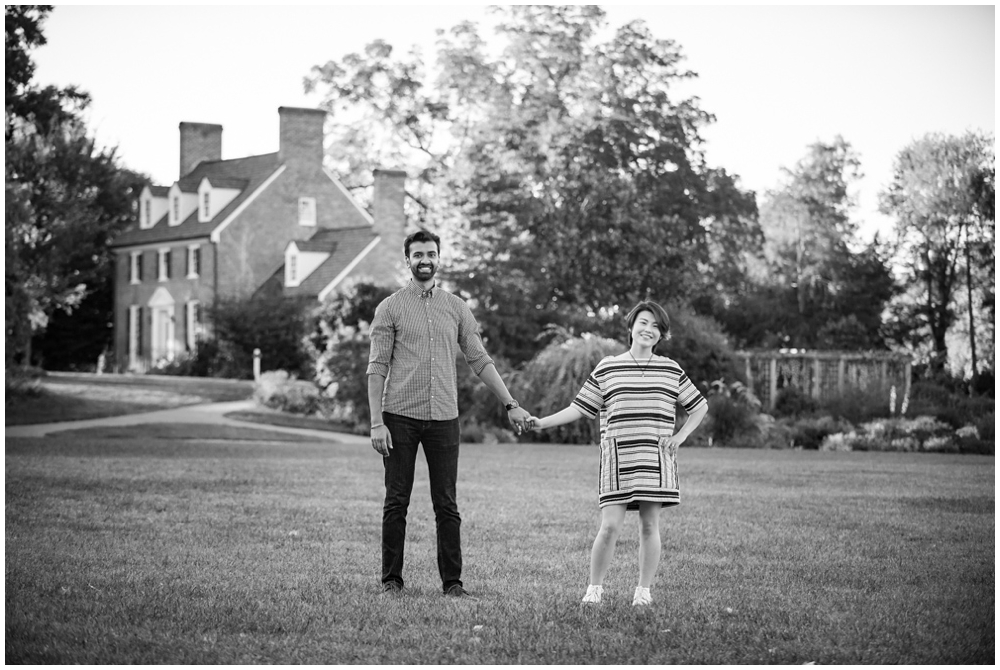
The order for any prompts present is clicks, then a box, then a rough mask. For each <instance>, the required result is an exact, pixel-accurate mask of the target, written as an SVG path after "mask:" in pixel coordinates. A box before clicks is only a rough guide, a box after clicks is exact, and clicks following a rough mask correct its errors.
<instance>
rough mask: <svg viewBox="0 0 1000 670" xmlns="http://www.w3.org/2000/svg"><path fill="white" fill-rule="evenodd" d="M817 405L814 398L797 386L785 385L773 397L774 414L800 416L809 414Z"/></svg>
mask: <svg viewBox="0 0 1000 670" xmlns="http://www.w3.org/2000/svg"><path fill="white" fill-rule="evenodd" d="M818 407H819V403H817V402H816V400H815V399H814V398H813V397H812V396H810V395H808V394H807V393H805V392H804V391H803V390H802V389H800V388H799V387H798V386H785V387H782V388H781V390H779V391H778V395H777V396H775V398H774V414H775V416H802V415H803V414H811V413H812V412H815V411H816V409H817V408H818Z"/></svg>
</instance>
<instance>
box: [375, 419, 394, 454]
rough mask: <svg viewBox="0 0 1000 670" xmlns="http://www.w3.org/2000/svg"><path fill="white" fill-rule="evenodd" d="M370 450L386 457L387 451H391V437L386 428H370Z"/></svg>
mask: <svg viewBox="0 0 1000 670" xmlns="http://www.w3.org/2000/svg"><path fill="white" fill-rule="evenodd" d="M371 434H372V448H373V449H374V450H375V451H377V452H378V453H380V454H382V456H388V455H389V450H390V449H392V435H390V434H389V429H388V428H387V427H386V426H384V425H383V426H378V427H376V428H372V430H371Z"/></svg>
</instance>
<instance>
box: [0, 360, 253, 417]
mask: <svg viewBox="0 0 1000 670" xmlns="http://www.w3.org/2000/svg"><path fill="white" fill-rule="evenodd" d="M252 395H253V382H252V381H244V380H236V379H210V378H202V377H165V376H157V375H110V374H108V375H93V374H82V373H81V374H74V373H58V372H57V373H49V374H48V375H46V376H45V377H42V378H41V380H40V393H39V394H38V395H36V396H29V397H18V398H14V399H7V398H5V403H4V404H5V407H4V423H5V424H6V425H8V426H16V425H26V424H37V423H51V422H56V421H77V420H81V419H96V418H100V417H108V416H120V415H123V414H135V413H137V412H151V411H153V410H157V409H167V408H170V407H180V406H183V405H195V404H199V403H205V402H227V401H230V400H245V399H247V398H250V397H251V396H252Z"/></svg>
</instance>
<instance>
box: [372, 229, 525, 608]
mask: <svg viewBox="0 0 1000 670" xmlns="http://www.w3.org/2000/svg"><path fill="white" fill-rule="evenodd" d="M440 252H441V240H440V238H439V237H438V236H437V235H435V234H433V233H430V232H428V231H425V230H418V231H417V232H415V233H413V234H411V235H410V236H409V237H407V238H406V240H405V241H404V243H403V253H404V255H405V257H406V266H407V267H408V268H409V270H410V272H411V273H412V274H413V277H412V279H410V281H409V283H408V284H407V285H406V286H404V287H403V288H401V289H399V290H398V291H396V292H395V293H394V294H392V295H391V296H389V297H388V298H386V299H385V300H383V301H382V302H381V303H379V305H378V307H377V308H376V309H375V318H374V320H373V321H372V326H371V355H370V356H369V359H368V370H367V374H368V403H369V406H370V408H371V415H372V425H371V440H372V447H373V448H374V449H375V451H377V452H378V453H380V454H382V458H383V465H384V466H385V504H384V505H383V508H382V590H383V592H384V593H388V594H397V593H399V592H401V591H402V590H403V575H402V573H403V547H404V544H405V541H406V511H407V508H408V507H409V504H410V492H411V490H412V489H413V469H414V464H415V463H416V457H417V445H418V444H422V445H423V448H424V457H425V458H426V459H427V468H428V471H429V474H430V486H431V502H432V503H433V505H434V517H435V522H436V524H437V561H438V571H439V572H440V574H441V582H442V586H443V589H444V594H445V595H446V596H451V597H456V598H463V597H465V598H469V597H471V596H470V595H469V593H468V592H467V591H466V590H465V588H464V587H463V585H462V547H461V524H462V519H461V517H460V516H459V513H458V503H457V501H456V497H455V488H456V486H455V485H456V481H457V479H458V443H459V426H458V390H457V384H456V375H457V370H456V367H455V358H456V354H457V353H458V352H457V351H456V347H457V348H458V350H460V351H461V352H462V353H463V354H464V355H465V360H466V361H467V362H468V364H469V366H470V367H471V368H472V370H473V371H474V372H475V373H476V374H477V375H478V376H479V378H480V379H482V380H483V383H484V384H486V386H487V387H488V388H489V389H490V390H491V391H493V393H494V394H495V395H496V396H497V398H499V399H500V402H502V403H503V404H504V406H505V407H506V408H507V417H508V419H509V420H510V422H511V423H512V424H513V425H514V429H515V431H516V432H517V433H518V434H520V433H521V431H522V430H525V428H526V422H527V420H528V419H529V417H530V414H529V413H528V412H527V411H525V410H524V409H523V408H521V407H519V406H518V404H517V401H515V400H514V399H513V398H512V397H511V395H510V393H509V392H508V391H507V387H506V385H504V383H503V380H502V379H501V378H500V375H499V373H498V372H497V370H496V367H495V366H494V365H493V361H492V359H490V357H489V356H488V355H487V353H486V350H485V349H484V348H483V343H482V340H481V339H480V336H479V325H478V324H477V323H476V319H475V317H474V316H473V315H472V310H470V309H469V306H468V305H467V304H466V303H465V301H464V300H462V299H461V298H459V297H458V296H455V295H453V294H451V293H448V292H447V291H445V290H443V289H442V288H440V287H438V286H437V284H436V283H435V281H434V274H435V273H436V272H437V268H438V264H439V262H440V260H439V258H440Z"/></svg>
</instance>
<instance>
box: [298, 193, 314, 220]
mask: <svg viewBox="0 0 1000 670" xmlns="http://www.w3.org/2000/svg"><path fill="white" fill-rule="evenodd" d="M299 225H300V226H315V225H316V198H299Z"/></svg>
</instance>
